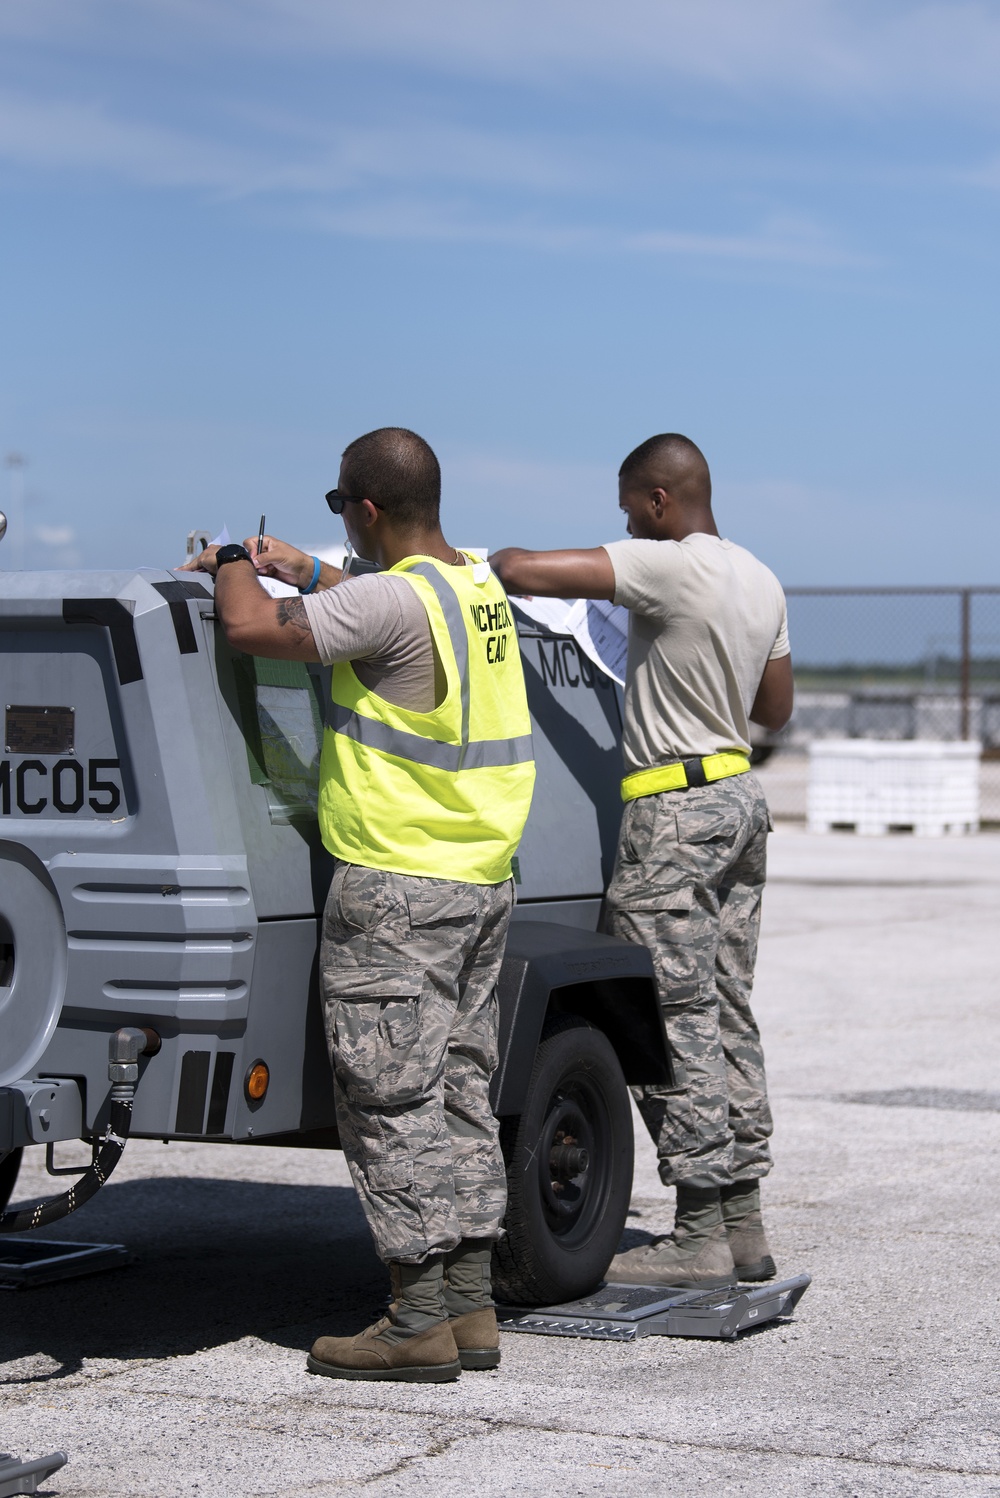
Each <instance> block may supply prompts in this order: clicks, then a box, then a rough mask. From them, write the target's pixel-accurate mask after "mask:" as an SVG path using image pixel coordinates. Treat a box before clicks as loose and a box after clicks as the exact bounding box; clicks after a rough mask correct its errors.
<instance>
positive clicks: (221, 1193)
mask: <svg viewBox="0 0 1000 1498" xmlns="http://www.w3.org/2000/svg"><path fill="white" fill-rule="evenodd" d="M998 896H1000V837H997V836H994V835H983V836H981V837H979V838H969V839H957V840H954V841H952V840H949V841H942V842H932V841H919V840H916V839H913V838H911V837H896V838H891V839H872V840H864V839H858V838H854V837H850V836H847V835H835V836H831V837H828V838H816V837H808V836H807V835H806V834H804V833H802V832H800V831H795V830H789V829H780V830H779V831H778V832H777V833H776V835H775V837H774V838H773V840H772V845H771V883H770V887H769V891H768V895H767V900H766V910H765V920H764V935H763V941H762V949H761V957H760V965H759V969H758V984H757V1002H756V1008H757V1013H758V1016H759V1019H760V1023H761V1028H762V1031H763V1035H764V1041H765V1046H766V1050H767V1056H768V1064H769V1072H770V1079H771V1093H772V1099H773V1102H774V1108H775V1114H776V1120H777V1131H776V1135H775V1154H776V1160H777V1165H776V1168H775V1171H774V1173H773V1175H772V1176H771V1177H770V1178H769V1180H768V1181H767V1183H766V1185H765V1206H766V1211H767V1217H768V1223H769V1229H770V1232H771V1235H772V1239H773V1247H774V1250H775V1256H776V1258H777V1259H778V1263H779V1271H780V1272H782V1273H786V1274H791V1273H796V1272H798V1271H800V1270H807V1271H808V1272H809V1273H811V1274H812V1275H813V1277H814V1283H813V1286H812V1288H811V1289H810V1290H809V1291H808V1292H807V1294H806V1296H805V1299H804V1300H803V1301H802V1303H801V1305H800V1306H799V1308H798V1312H797V1314H796V1317H795V1320H794V1321H793V1322H791V1323H789V1324H788V1325H784V1326H780V1327H770V1328H767V1327H765V1328H763V1329H761V1331H759V1332H757V1333H755V1334H752V1335H750V1336H747V1337H745V1338H743V1339H742V1340H740V1341H739V1342H738V1343H736V1344H735V1345H723V1344H720V1343H711V1342H694V1341H691V1342H686V1341H678V1340H668V1339H666V1338H650V1339H648V1340H646V1341H643V1342H640V1343H637V1344H632V1345H619V1344H610V1343H595V1342H583V1341H571V1340H561V1339H549V1338H535V1337H528V1336H523V1335H514V1334H507V1335H505V1336H504V1340H503V1351H504V1362H503V1366H502V1368H501V1369H500V1370H499V1371H498V1372H496V1373H485V1374H466V1375H465V1376H464V1377H463V1378H462V1379H461V1381H460V1382H459V1383H457V1384H455V1385H445V1386H441V1387H430V1388H423V1387H410V1386H406V1385H399V1384H383V1385H363V1384H341V1383H338V1382H334V1381H332V1380H323V1379H318V1378H314V1377H310V1376H308V1375H306V1373H305V1372H304V1357H303V1349H304V1348H306V1347H307V1346H308V1345H309V1343H310V1341H311V1340H312V1339H313V1338H314V1337H315V1336H316V1335H317V1334H319V1333H320V1332H324V1331H325V1332H332V1333H334V1334H337V1333H344V1332H347V1331H350V1330H351V1329H354V1328H357V1327H359V1326H360V1325H361V1324H362V1322H363V1320H364V1317H365V1313H367V1312H368V1311H369V1310H372V1311H374V1310H375V1308H376V1306H377V1303H378V1301H379V1299H380V1296H381V1295H382V1292H383V1286H384V1279H383V1275H382V1271H381V1269H380V1267H379V1265H378V1263H377V1261H376V1260H375V1258H374V1256H373V1254H372V1252H371V1249H370V1247H369V1245H368V1239H367V1235H366V1231H365V1228H364V1224H363V1221H362V1219H361V1215H360V1212H359V1210H358V1208H357V1205H356V1203H355V1200H354V1197H353V1192H352V1191H351V1189H350V1186H349V1183H348V1177H347V1172H346V1169H345V1167H344V1164H343V1161H342V1159H341V1157H340V1156H334V1157H326V1156H323V1155H321V1154H318V1153H315V1154H314V1153H311V1152H306V1151H291V1150H289V1151H283V1150H274V1149H258V1150H248V1149H235V1148H227V1147H225V1146H210V1145H179V1144H171V1145H160V1144H155V1143H146V1142H141V1141H136V1142H133V1143H132V1144H130V1145H129V1147H128V1149H127V1150H126V1153H125V1157H124V1160H123V1162H122V1165H121V1166H120V1167H119V1170H118V1172H117V1174H116V1176H115V1178H114V1180H113V1181H112V1183H111V1184H110V1185H109V1186H108V1187H107V1188H106V1189H105V1190H104V1191H103V1192H102V1193H101V1194H100V1195H99V1196H98V1197H97V1198H96V1199H95V1201H94V1202H92V1203H91V1204H90V1205H88V1206H87V1207H86V1208H85V1209H84V1210H83V1211H82V1212H81V1213H80V1214H79V1216H78V1217H77V1218H75V1219H69V1220H68V1221H67V1222H65V1223H63V1224H61V1225H59V1226H58V1227H57V1228H53V1229H49V1230H46V1234H45V1236H49V1237H63V1238H74V1237H76V1238H80V1239H84V1240H88V1241H96V1240H99V1239H103V1240H117V1241H122V1242H125V1243H127V1244H128V1245H129V1247H130V1248H131V1249H132V1250H133V1251H134V1253H135V1254H136V1263H135V1264H134V1265H133V1266H132V1267H130V1268H128V1269H126V1270H122V1271H116V1272H114V1273H111V1274H106V1275H101V1276H95V1277H94V1278H92V1279H89V1280H80V1281H77V1282H75V1283H71V1284H66V1285H63V1286H52V1287H49V1288H40V1289H37V1290H33V1291H30V1292H23V1293H17V1294H15V1293H11V1292H7V1293H2V1292H0V1318H2V1332H0V1337H2V1344H3V1352H4V1355H5V1356H6V1357H7V1358H8V1359H9V1361H7V1362H6V1363H5V1364H4V1365H3V1367H2V1369H0V1380H2V1387H0V1419H2V1424H0V1432H2V1434H0V1447H2V1448H3V1449H7V1450H11V1451H13V1452H15V1453H17V1454H19V1455H25V1456H27V1455H32V1456H35V1455H39V1454H42V1453H44V1452H46V1451H48V1450H51V1449H53V1448H55V1447H59V1446H62V1447H65V1449H66V1450H67V1451H68V1452H69V1454H70V1462H69V1464H68V1465H67V1466H66V1467H65V1468H64V1469H63V1470H62V1471H61V1472H59V1473H57V1474H56V1475H55V1477H54V1478H53V1479H51V1480H50V1482H49V1484H48V1486H47V1488H46V1491H47V1492H49V1493H52V1494H64V1495H70V1494H76V1495H84V1494H86V1495H91V1498H118V1495H126V1494H127V1495H130V1498H137V1495H141V1498H146V1495H149V1498H153V1495H156V1498H173V1495H175V1494H176V1495H181V1494H185V1495H186V1494H193V1493H195V1494H198V1495H201V1498H228V1495H231V1494H236V1493H239V1494H241V1495H262V1498H263V1495H271V1494H298V1493H301V1494H317V1495H325V1494H335V1493H339V1492H342V1491H350V1490H363V1491H365V1492H367V1493H370V1494H372V1495H374V1498H382V1495H390V1494H404V1495H409V1494H417V1493H424V1492H431V1493H433V1494H435V1498H438V1495H440V1498H451V1495H456V1498H458V1495H466V1494H468V1493H470V1492H474V1493H475V1494H476V1495H477V1498H493V1495H501V1494H507V1493H519V1494H520V1493H527V1494H534V1493H538V1494H542V1493H544V1494H552V1493H557V1494H570V1495H576V1494H581V1495H591V1494H593V1495H597V1494H607V1493H624V1492H632V1491H636V1492H642V1493H648V1494H661V1493H662V1494H668V1493H671V1494H672V1493H674V1492H676V1491H677V1489H678V1488H681V1489H683V1488H687V1487H693V1486H694V1485H696V1484H697V1485H699V1486H700V1488H701V1490H702V1491H704V1492H708V1493H711V1494H713V1495H715V1494H726V1495H728V1494H741V1495H743V1494H745V1495H756V1494H761V1495H765V1494H766V1495H769V1498H770V1495H786V1494H787V1495H795V1498H798V1495H801V1494H810V1495H819V1498H826V1495H852V1494H859V1495H861V1494H864V1495H867V1494H880V1495H881V1494H887V1495H901V1498H902V1495H905V1498H910V1495H925V1494H926V1495H951V1494H954V1495H958V1494H961V1495H963V1498H968V1495H980V1494H1000V1398H998V1395H997V1378H996V1371H995V1369H996V1360H997V1347H996V1338H997V1327H998V1320H1000V1317H998V1298H1000V1291H998V1289H997V1285H996V1269H995V1266H996V1250H995V1242H996V1236H997V1225H998V1217H1000V1210H998V1207H997V1203H996V1191H995V1187H994V1181H995V1177H996V1163H995V1161H996V1156H997V1152H998V1145H1000V1080H998V1078H997V1060H996V1058H997V1055H998V1040H1000V1003H998V994H997V976H996V970H997V958H998V952H997V938H996V931H997V925H998V922H997V911H998ZM32 1154H33V1155H35V1156H40V1151H33V1152H32ZM53 1184H55V1183H52V1182H50V1181H48V1180H47V1178H46V1177H45V1176H44V1172H43V1170H42V1169H41V1160H40V1158H39V1159H32V1160H31V1162H30V1166H29V1167H28V1168H26V1169H25V1171H24V1172H23V1173H22V1181H21V1185H20V1188H19V1191H18V1197H19V1198H20V1199H23V1198H25V1197H27V1195H28V1194H30V1193H31V1192H32V1191H35V1190H37V1191H38V1192H39V1193H41V1192H45V1193H48V1191H49V1190H50V1188H51V1187H52V1185H53ZM670 1218H671V1204H670V1201H669V1199H668V1193H667V1192H665V1191H664V1190H663V1189H662V1188H661V1187H660V1186H659V1183H658V1181H657V1177H656V1173H655V1168H654V1162H653V1158H652V1151H651V1147H650V1146H649V1144H648V1141H646V1140H645V1139H642V1138H640V1140H639V1162H638V1167H637V1171H636V1179H635V1190H634V1197H633V1206H632V1215H631V1216H630V1218H629V1225H628V1229H627V1233H626V1241H627V1242H629V1243H632V1242H637V1241H640V1238H641V1235H643V1234H644V1233H651V1232H659V1231H665V1230H666V1229H667V1228H669V1225H670Z"/></svg>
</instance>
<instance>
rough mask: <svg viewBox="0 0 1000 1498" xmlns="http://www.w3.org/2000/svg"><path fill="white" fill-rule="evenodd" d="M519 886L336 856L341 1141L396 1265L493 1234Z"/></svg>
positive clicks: (330, 944)
mask: <svg viewBox="0 0 1000 1498" xmlns="http://www.w3.org/2000/svg"><path fill="white" fill-rule="evenodd" d="M512 906H513V884H512V883H511V882H510V881H507V882H506V883H504V884H497V885H478V884H464V883H457V882H453V881H450V880H445V879H422V878H418V877H416V876H415V875H409V874H391V873H386V872H384V871H382V870H379V869H368V868H362V867H360V866H359V865H357V864H347V863H338V864H337V867H336V870H335V872H334V876H333V881H332V883H331V886H330V894H329V897H328V899H327V902H326V910H325V913H324V918H323V942H322V949H321V959H320V960H321V986H322V992H323V1001H324V1010H325V1018H326V1031H327V1040H328V1043H329V1046H330V1054H331V1057H332V1060H333V1071H334V1086H335V1093H336V1101H337V1124H338V1127H339V1130H340V1142H341V1145H342V1147H343V1150H344V1154H345V1155H346V1157H347V1161H348V1164H349V1166H350V1169H351V1175H352V1177H353V1180H354V1184H355V1187H356V1188H357V1192H358V1196H359V1197H360V1199H361V1205H362V1207H363V1208H364V1212H365V1216H366V1217H367V1219H368V1225H369V1227H370V1228H371V1231H372V1236H373V1237H374V1239H375V1247H376V1249H377V1251H378V1254H379V1256H380V1257H381V1258H382V1259H383V1260H384V1261H386V1262H390V1261H401V1262H404V1263H417V1262H419V1261H420V1260H422V1259H424V1258H425V1257H426V1256H427V1255H428V1254H433V1253H441V1252H444V1251H446V1250H447V1249H450V1248H454V1247H455V1246H456V1244H457V1243H459V1241H460V1240H461V1239H463V1238H496V1237H498V1236H499V1234H500V1223H501V1221H502V1218H503V1214H504V1209H505V1207H506V1203H507V1183H506V1176H505V1174H504V1164H503V1158H502V1156H501V1154H500V1146H499V1143H498V1126H497V1121H496V1119H495V1117H494V1116H493V1110H492V1108H491V1107H490V1099H489V1085H490V1077H491V1076H492V1074H493V1071H494V1070H495V1068H496V1065H497V999H496V980H497V975H498V973H499V971H500V963H501V961H502V959H503V949H504V941H505V939H506V935H507V926H508V924H509V922H510V913H511V909H512Z"/></svg>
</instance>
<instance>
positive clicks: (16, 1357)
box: [0, 1176, 388, 1384]
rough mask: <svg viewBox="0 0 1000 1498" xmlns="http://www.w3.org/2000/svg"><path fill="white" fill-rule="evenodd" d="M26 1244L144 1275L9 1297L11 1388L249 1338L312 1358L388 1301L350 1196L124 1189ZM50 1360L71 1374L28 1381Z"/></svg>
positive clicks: (3, 1302) (0, 1375)
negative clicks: (321, 1339) (314, 1345)
mask: <svg viewBox="0 0 1000 1498" xmlns="http://www.w3.org/2000/svg"><path fill="white" fill-rule="evenodd" d="M25 1236H26V1237H34V1236H37V1237H38V1238H51V1239H54V1238H59V1239H67V1240H72V1241H77V1242H94V1243H96V1242H118V1243H124V1244H125V1245H126V1247H127V1248H128V1249H129V1250H130V1251H131V1252H132V1253H133V1254H134V1255H135V1260H136V1261H135V1263H133V1264H131V1265H129V1266H128V1267H126V1268H123V1269H115V1270H110V1271H107V1272H105V1273H101V1274H95V1275H92V1276H88V1277H85V1278H81V1279H76V1280H65V1281H62V1282H57V1283H55V1284H52V1285H39V1286H37V1287H34V1288H32V1289H30V1290H16V1291H14V1290H8V1291H0V1326H2V1330H0V1356H2V1358H3V1359H4V1361H5V1362H8V1363H12V1364H13V1365H14V1366H13V1367H9V1368H8V1376H7V1377H6V1378H5V1377H4V1371H5V1370H4V1368H3V1366H0V1384H2V1383H5V1382H6V1383H36V1382H44V1381H46V1380H51V1379H56V1378H65V1377H68V1376H69V1375H70V1374H72V1373H75V1372H77V1371H79V1369H80V1367H81V1363H82V1360H83V1359H84V1358H116V1359H128V1358H169V1357H176V1356H178V1355H184V1354H190V1353H193V1352H198V1351H201V1350H203V1349H205V1348H210V1347H217V1346H219V1345H221V1344H223V1343H227V1342H233V1341H236V1340H237V1339H238V1338H240V1337H246V1336H255V1337H259V1338H260V1339H262V1340H263V1341H265V1342H270V1343H272V1344H274V1345H276V1346H281V1347H294V1348H307V1347H308V1346H309V1345H310V1343H311V1342H312V1341H313V1340H314V1339H315V1338H316V1337H317V1336H319V1335H321V1334H324V1333H330V1334H332V1335H334V1336H338V1335H343V1334H346V1333H349V1332H352V1331H359V1330H360V1329H361V1327H362V1326H364V1325H366V1324H367V1323H368V1322H369V1321H371V1320H372V1319H374V1317H375V1316H376V1315H377V1314H378V1311H379V1307H380V1305H382V1304H383V1303H384V1301H385V1297H386V1294H387V1291H388V1278H387V1276H386V1273H385V1270H384V1268H383V1267H382V1265H381V1264H380V1263H379V1261H378V1259H377V1258H376V1256H375V1252H374V1249H373V1248H372V1244H371V1239H370V1237H369V1234H368V1228H367V1226H366V1224H365V1221H364V1217H363V1216H362V1213H361V1209H360V1207H359V1206H358V1202H357V1198H356V1196H355V1194H354V1192H353V1190H351V1188H350V1187H347V1186H298V1185H295V1186H293V1185H288V1186H283V1185H273V1184H260V1183H257V1182H246V1181H226V1180H211V1179H209V1180H206V1179H203V1178H198V1179H192V1178H187V1177H176V1176H172V1177H167V1178H157V1179H147V1180H141V1181H128V1182H122V1183H121V1184H119V1185H116V1184H115V1183H113V1182H112V1183H109V1185H108V1186H106V1187H105V1189H104V1190H103V1191H102V1192H101V1193H100V1195H99V1196H98V1197H97V1198H95V1200H94V1201H93V1202H92V1203H90V1204H89V1205H88V1206H87V1208H86V1209H85V1210H84V1211H83V1212H81V1213H80V1215H79V1216H78V1217H71V1218H68V1219H67V1220H66V1221H65V1222H61V1223H59V1224H56V1225H55V1226H53V1227H51V1228H45V1229H42V1230H41V1231H40V1232H39V1233H38V1234H37V1235H25ZM39 1356H41V1357H42V1358H43V1359H44V1360H47V1361H48V1360H50V1362H51V1363H54V1364H56V1365H57V1366H56V1367H55V1368H51V1367H47V1370H46V1371H45V1372H43V1373H38V1374H35V1373H34V1371H33V1370H32V1369H30V1368H29V1369H25V1367H24V1360H25V1359H29V1360H31V1361H32V1362H35V1360H37V1359H38V1358H39ZM19 1365H20V1366H19ZM25 1372H27V1373H28V1375H29V1376H28V1377H24V1376H23V1375H24V1373H25Z"/></svg>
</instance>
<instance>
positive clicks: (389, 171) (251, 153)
mask: <svg viewBox="0 0 1000 1498" xmlns="http://www.w3.org/2000/svg"><path fill="white" fill-rule="evenodd" d="M267 123H270V124H271V131H270V135H269V136H268V137H267V138H266V140H265V143H264V144H260V143H259V141H260V137H261V135H262V133H263V131H262V129H261V128H258V129H257V130H256V131H255V130H253V129H250V130H245V131H244V132H242V138H243V141H244V143H243V144H241V145H239V146H230V145H227V144H225V143H223V142H220V141H219V140H216V139H213V138H211V137H209V136H206V135H204V134H203V135H195V134H193V133H192V132H190V131H183V130H178V129H174V128H171V127H165V126H158V125H151V124H148V123H146V122H144V121H142V120H138V119H135V118H128V117H125V116H122V115H120V114H116V113H113V112H112V111H110V110H108V109H107V108H106V107H104V106H103V105H101V104H97V103H94V102H89V101H84V102H80V101H72V100H64V99H51V100H42V99H37V98H28V97H25V96H24V95H22V94H16V93H13V92H10V91H0V158H2V159H5V160H7V161H9V162H12V163H15V164H18V165H22V166H30V167H42V168H46V167H47V168H68V169H81V168H82V169H90V170H95V171H104V172H108V173H111V174H113V175H115V176H118V177H123V178H125V179H127V180H130V181H133V182H140V183H143V184H146V185H149V186H156V187H162V186H176V187H208V188H215V189H218V190H220V191H223V192H227V193H234V194H240V193H254V192H292V193H307V194H316V193H319V194H323V193H336V192H343V191H347V190H349V189H352V188H359V187H363V186H366V185H369V186H370V185H371V184H373V183H378V182H385V181H408V182H414V183H416V182H435V181H449V182H459V183H469V184H473V185H476V186H485V187H494V188H497V187H499V188H506V187H513V188H519V189H521V190H528V191H533V192H546V193H550V192H552V191H555V190H557V189H558V190H560V191H562V192H566V191H568V190H570V189H571V188H572V187H573V186H574V185H577V184H578V182H579V180H580V178H581V172H580V169H579V167H578V164H577V163H576V161H575V160H574V154H573V152H572V150H571V149H568V148H566V147H564V146H562V145H561V144H560V143H558V142H549V141H546V140H544V139H539V138H537V137H530V136H527V135H519V134H516V133H514V134H509V135H508V134H504V133H503V132H490V131H488V130H479V129H474V128H471V127H466V126H460V125H456V126H451V125H441V124H435V123H424V122H419V121H418V122H413V123H410V124H407V125H403V124H401V125H399V126H398V127H395V128H390V127H387V126H379V127H375V128H371V129H366V128H364V127H362V126H349V127H340V126H330V127H328V128H327V129H320V128H319V127H317V126H315V125H313V124H307V123H304V122H302V121H292V120H289V119H287V118H283V119H282V121H281V122H280V128H277V122H275V121H273V120H272V121H270V122H268V121H264V120H258V121H257V124H258V126H265V125H266V124H267ZM254 135H256V136H257V137H258V140H257V142H255V141H253V139H252V137H253V136H254Z"/></svg>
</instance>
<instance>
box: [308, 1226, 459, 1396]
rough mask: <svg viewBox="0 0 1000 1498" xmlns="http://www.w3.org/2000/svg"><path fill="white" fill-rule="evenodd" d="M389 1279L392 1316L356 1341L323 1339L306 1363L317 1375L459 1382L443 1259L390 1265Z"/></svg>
mask: <svg viewBox="0 0 1000 1498" xmlns="http://www.w3.org/2000/svg"><path fill="white" fill-rule="evenodd" d="M389 1274H390V1277H391V1279H392V1293H393V1304H392V1305H391V1306H390V1307H389V1313H388V1315H386V1316H383V1318H382V1320H381V1321H376V1322H375V1324H374V1326H369V1327H366V1328H365V1330H364V1331H363V1332H359V1333H358V1335H357V1336H356V1337H320V1338H319V1340H318V1341H317V1342H314V1343H313V1347H312V1351H311V1352H310V1354H309V1356H308V1358H307V1359H306V1367H307V1368H308V1369H309V1371H310V1372H311V1373H322V1374H325V1375H326V1377H327V1378H354V1379H394V1380H396V1381H397V1382H401V1383H408V1384H441V1383H447V1382H449V1381H450V1380H451V1379H455V1378H458V1376H459V1374H460V1373H461V1371H462V1364H461V1363H460V1362H459V1358H458V1348H457V1347H456V1346H455V1338H454V1336H453V1334H452V1330H451V1323H450V1322H449V1320H448V1314H447V1311H446V1310H445V1307H444V1299H443V1291H444V1278H443V1268H442V1262H441V1258H440V1256H439V1255H438V1256H435V1257H434V1258H433V1259H427V1260H425V1261H424V1262H423V1263H422V1264H390V1265H389Z"/></svg>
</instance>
